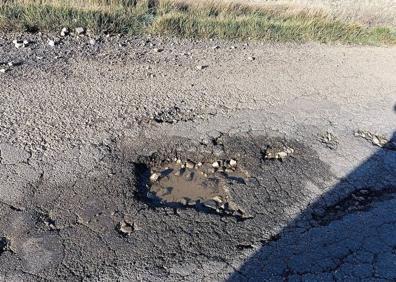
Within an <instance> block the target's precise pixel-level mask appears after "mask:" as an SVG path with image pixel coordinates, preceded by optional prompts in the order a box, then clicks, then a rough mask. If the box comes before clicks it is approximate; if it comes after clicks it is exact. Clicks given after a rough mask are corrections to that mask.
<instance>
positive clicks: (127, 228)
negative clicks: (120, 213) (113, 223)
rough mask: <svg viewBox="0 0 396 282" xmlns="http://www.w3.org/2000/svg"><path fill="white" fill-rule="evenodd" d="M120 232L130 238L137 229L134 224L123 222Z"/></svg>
mask: <svg viewBox="0 0 396 282" xmlns="http://www.w3.org/2000/svg"><path fill="white" fill-rule="evenodd" d="M118 231H119V232H120V233H121V234H123V235H125V236H130V235H131V234H132V233H133V231H135V227H134V224H130V223H129V222H127V221H125V220H123V221H121V222H120V223H119V224H118Z"/></svg>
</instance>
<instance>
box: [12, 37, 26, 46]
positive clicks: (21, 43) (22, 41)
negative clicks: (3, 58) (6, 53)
mask: <svg viewBox="0 0 396 282" xmlns="http://www.w3.org/2000/svg"><path fill="white" fill-rule="evenodd" d="M12 43H14V45H15V47H16V48H22V47H26V46H28V45H29V41H27V40H17V39H15V40H13V41H12Z"/></svg>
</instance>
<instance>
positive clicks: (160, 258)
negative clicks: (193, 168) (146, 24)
mask: <svg viewBox="0 0 396 282" xmlns="http://www.w3.org/2000/svg"><path fill="white" fill-rule="evenodd" d="M15 37H19V38H21V39H28V40H29V41H31V42H30V43H29V44H28V45H27V46H26V47H22V48H18V49H17V48H15V46H14V44H13V43H12V40H13V39H15ZM155 48H157V49H155ZM10 62H12V64H9V63H10ZM0 63H2V65H0V69H4V72H0V281H200V280H202V281H395V280H396V144H395V142H396V135H395V130H396V108H395V104H396V79H395V74H396V49H395V48H390V47H362V46H338V45H333V46H328V45H319V44H306V45H295V44H282V45H281V44H279V45H278V44H260V43H250V44H244V43H235V42H234V43H232V42H215V41H199V42H190V41H184V40H164V39H160V38H129V39H128V38H123V37H121V38H119V37H110V38H104V39H101V40H97V42H96V43H95V44H94V45H92V44H90V43H89V39H88V38H87V37H79V38H67V39H62V40H61V41H60V42H56V45H55V47H51V46H49V45H48V44H47V38H45V37H44V36H41V37H40V36H38V35H26V34H20V35H4V34H3V35H1V36H0ZM277 148H278V149H279V150H280V151H279V150H278V149H277ZM282 148H283V149H285V148H291V149H292V150H291V151H289V152H288V153H287V154H283V155H282V158H281V159H272V158H268V152H269V150H278V151H275V152H273V153H274V154H275V155H276V154H277V153H279V152H281V150H282ZM283 153H284V152H283ZM266 156H267V157H266ZM272 156H273V155H272ZM177 159H179V160H181V161H182V162H184V161H187V160H188V161H191V162H193V163H195V164H198V163H199V162H202V163H209V164H212V163H213V162H215V161H219V160H220V161H222V160H225V161H229V160H231V159H232V160H235V161H236V163H237V168H238V170H240V171H241V172H243V175H244V179H243V181H229V183H227V193H228V195H229V196H230V197H231V198H232V201H233V202H234V203H235V204H236V205H237V206H238V207H240V208H241V210H243V214H244V215H245V216H243V217H240V216H239V217H238V216H235V214H225V213H220V212H218V210H207V209H201V208H198V206H196V205H186V206H181V207H174V206H172V207H170V206H167V205H153V203H152V202H151V201H150V197H148V194H147V193H146V190H145V189H146V188H147V185H148V182H149V181H148V177H149V176H150V175H149V170H150V169H152V168H153V167H158V166H166V164H169V163H170V162H173V161H174V160H177ZM224 173H225V172H224Z"/></svg>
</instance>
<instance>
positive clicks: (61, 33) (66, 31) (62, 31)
mask: <svg viewBox="0 0 396 282" xmlns="http://www.w3.org/2000/svg"><path fill="white" fill-rule="evenodd" d="M69 34H70V30H69V29H68V28H67V27H64V28H62V30H61V32H60V35H61V36H62V37H65V36H67V35H69Z"/></svg>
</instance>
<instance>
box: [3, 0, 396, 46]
mask: <svg viewBox="0 0 396 282" xmlns="http://www.w3.org/2000/svg"><path fill="white" fill-rule="evenodd" d="M3 1H4V0H3ZM67 3H68V4H65V1H62V0H7V1H6V2H5V3H3V4H0V5H1V6H0V29H1V30H25V31H38V30H40V31H59V30H60V29H61V28H62V27H64V26H67V27H70V28H73V27H76V26H83V27H86V28H88V29H90V30H92V31H94V32H96V33H129V34H155V35H169V36H180V37H188V38H224V39H244V40H245V39H254V40H263V41H279V42H285V41H293V42H307V41H317V42H326V43H327V42H341V43H354V44H389V45H392V44H395V43H396V32H395V30H394V29H392V28H391V27H367V26H363V25H361V24H357V23H352V22H345V21H340V20H336V19H334V18H331V17H329V16H328V15H325V14H323V13H320V12H318V11H316V12H312V11H300V12H298V13H294V14H291V13H285V12H284V11H282V9H270V8H255V7H248V6H241V5H235V4H234V5H231V4H227V5H226V4H213V3H200V4H199V5H194V4H186V3H176V2H171V1H169V0H160V1H159V2H158V1H157V2H156V4H155V5H153V1H149V0H140V1H134V0H88V1H77V0H69V1H68V2H67ZM81 3H83V4H81Z"/></svg>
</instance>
